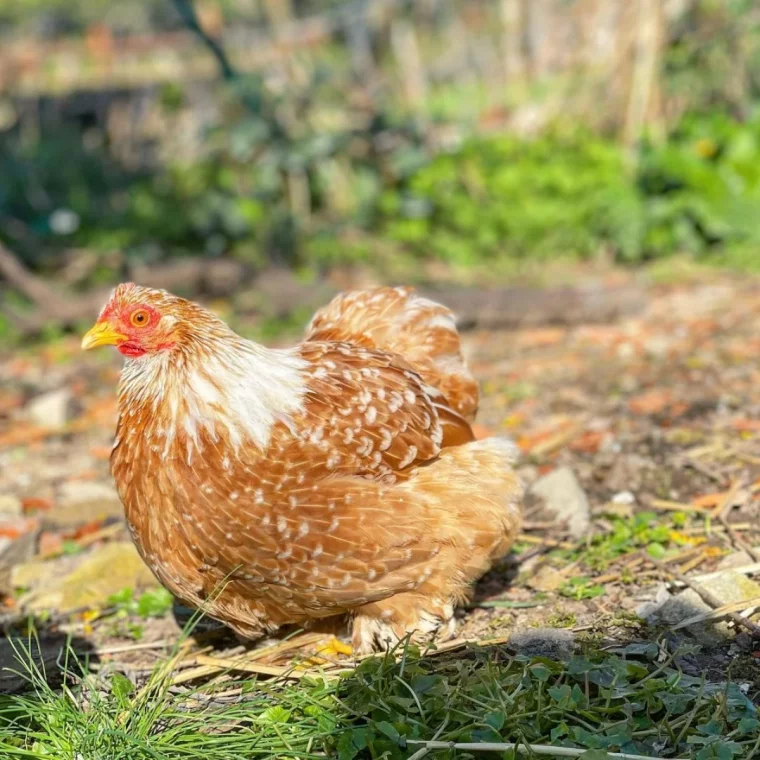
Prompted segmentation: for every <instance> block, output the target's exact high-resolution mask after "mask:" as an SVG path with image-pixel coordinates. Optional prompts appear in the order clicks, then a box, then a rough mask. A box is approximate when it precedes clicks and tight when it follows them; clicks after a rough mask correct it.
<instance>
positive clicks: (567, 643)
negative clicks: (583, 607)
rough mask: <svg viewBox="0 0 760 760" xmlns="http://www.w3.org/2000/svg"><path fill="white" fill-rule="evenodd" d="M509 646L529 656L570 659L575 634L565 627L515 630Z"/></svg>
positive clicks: (561, 659) (573, 648)
mask: <svg viewBox="0 0 760 760" xmlns="http://www.w3.org/2000/svg"><path fill="white" fill-rule="evenodd" d="M508 646H510V647H512V648H513V649H514V650H515V651H516V652H517V653H518V654H524V655H526V656H528V657H548V658H550V659H552V660H560V661H563V660H568V659H570V657H571V656H572V655H573V652H574V650H575V635H574V634H573V632H572V631H568V630H567V629H565V628H531V629H528V630H524V631H515V632H514V633H513V634H512V635H511V636H510V637H509V643H508Z"/></svg>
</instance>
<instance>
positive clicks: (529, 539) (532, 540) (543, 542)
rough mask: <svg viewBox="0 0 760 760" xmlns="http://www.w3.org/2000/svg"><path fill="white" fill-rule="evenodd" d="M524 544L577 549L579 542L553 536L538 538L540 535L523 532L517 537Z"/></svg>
mask: <svg viewBox="0 0 760 760" xmlns="http://www.w3.org/2000/svg"><path fill="white" fill-rule="evenodd" d="M517 540H518V541H521V542H522V543H524V544H538V545H540V546H548V547H551V548H552V549H575V548H577V544H571V543H568V542H567V541H555V540H554V539H552V538H538V536H528V535H526V534H525V533H521V534H520V536H519V537H518V539H517Z"/></svg>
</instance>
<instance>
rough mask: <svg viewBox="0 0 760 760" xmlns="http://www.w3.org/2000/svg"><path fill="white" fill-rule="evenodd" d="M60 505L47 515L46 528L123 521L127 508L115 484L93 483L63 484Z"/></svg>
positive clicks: (44, 522)
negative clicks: (96, 521)
mask: <svg viewBox="0 0 760 760" xmlns="http://www.w3.org/2000/svg"><path fill="white" fill-rule="evenodd" d="M57 504H58V506H56V507H55V508H54V509H51V510H50V511H49V512H46V513H45V515H44V518H43V522H42V527H43V528H45V529H55V528H73V527H76V526H77V525H82V524H83V523H86V522H93V521H95V520H111V519H119V520H122V519H123V518H124V508H123V507H122V505H121V501H120V500H119V495H118V494H117V493H116V489H115V487H114V486H112V485H108V484H106V483H99V482H97V481H90V480H73V481H68V482H66V483H64V484H63V485H62V486H61V489H60V491H59V493H58V500H57Z"/></svg>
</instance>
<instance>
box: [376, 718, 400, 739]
mask: <svg viewBox="0 0 760 760" xmlns="http://www.w3.org/2000/svg"><path fill="white" fill-rule="evenodd" d="M375 729H376V730H378V731H379V732H380V733H381V734H383V735H384V736H387V737H388V738H389V739H391V740H393V741H394V742H400V741H401V734H400V733H399V732H398V731H397V730H396V727H395V726H394V725H393V724H392V723H388V721H387V720H381V721H379V722H378V723H375Z"/></svg>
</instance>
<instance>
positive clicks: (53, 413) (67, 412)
mask: <svg viewBox="0 0 760 760" xmlns="http://www.w3.org/2000/svg"><path fill="white" fill-rule="evenodd" d="M25 411H26V416H27V417H28V418H29V420H31V421H32V422H34V423H35V424H36V425H39V426H40V427H44V428H51V429H54V430H55V429H58V428H62V427H64V426H65V425H66V423H67V422H69V421H70V420H72V419H73V418H74V417H76V415H77V413H78V411H79V404H78V403H77V402H76V399H74V397H73V395H72V393H71V391H70V390H69V389H68V388H59V389H58V390H55V391H49V392H48V393H43V394H41V395H40V396H35V397H34V398H33V399H32V400H31V401H29V403H28V404H27V405H26V410H25Z"/></svg>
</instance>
